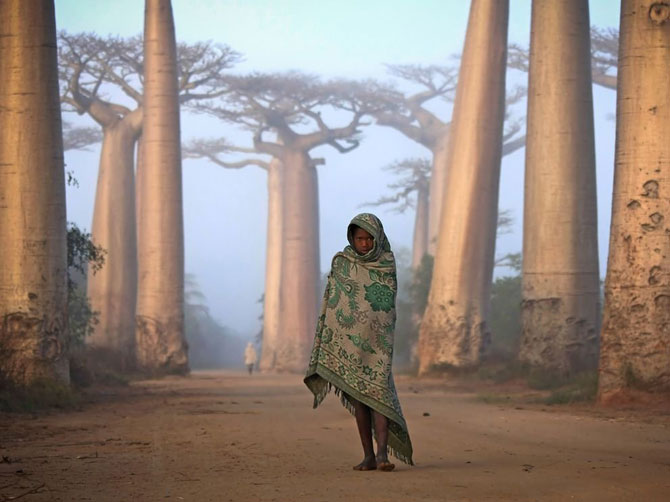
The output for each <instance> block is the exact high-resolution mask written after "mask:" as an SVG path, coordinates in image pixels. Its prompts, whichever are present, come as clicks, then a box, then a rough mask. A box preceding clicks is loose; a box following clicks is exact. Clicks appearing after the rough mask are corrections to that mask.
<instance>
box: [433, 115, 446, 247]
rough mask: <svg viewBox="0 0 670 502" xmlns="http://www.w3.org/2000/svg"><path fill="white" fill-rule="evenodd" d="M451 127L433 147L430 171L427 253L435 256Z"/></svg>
mask: <svg viewBox="0 0 670 502" xmlns="http://www.w3.org/2000/svg"><path fill="white" fill-rule="evenodd" d="M449 128H450V126H446V132H445V134H444V136H443V137H442V138H441V139H439V140H438V141H437V143H436V145H435V147H434V148H433V149H432V152H433V168H432V170H431V173H430V196H429V197H428V201H429V202H428V204H429V205H428V240H427V246H428V250H427V253H428V254H429V255H431V256H435V252H436V250H437V241H438V237H439V234H440V219H441V218H442V202H443V201H444V191H445V189H446V186H447V170H448V167H449V166H448V165H447V162H449V159H448V157H449V156H448V152H449Z"/></svg>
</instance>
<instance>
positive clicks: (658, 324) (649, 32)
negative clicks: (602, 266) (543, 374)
mask: <svg viewBox="0 0 670 502" xmlns="http://www.w3.org/2000/svg"><path fill="white" fill-rule="evenodd" d="M669 26H670V7H668V5H667V4H664V3H658V2H653V1H651V0H646V1H643V0H624V1H623V2H622V3H621V26H620V30H619V33H620V35H619V36H620V48H619V69H618V91H617V135H616V154H615V172H614V194H613V197H612V225H611V230H610V245H609V259H608V262H607V279H606V281H605V315H604V319H603V330H602V338H601V350H600V378H599V399H600V400H601V401H608V400H610V399H612V398H614V397H615V396H616V394H617V393H618V392H619V391H621V390H622V389H624V388H625V387H627V386H631V385H633V386H640V387H642V388H646V389H648V390H653V391H666V392H667V391H668V390H670V240H669V239H668V234H669V233H670V229H669V228H668V222H667V221H665V219H666V217H668V216H670V136H669V134H668V131H670V96H669V93H670V90H669V89H668V82H669V81H670V31H668V29H669Z"/></svg>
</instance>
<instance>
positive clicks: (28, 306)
mask: <svg viewBox="0 0 670 502" xmlns="http://www.w3.org/2000/svg"><path fill="white" fill-rule="evenodd" d="M0 75H2V78H0V263H1V264H2V265H1V266H0V380H3V381H5V382H8V383H12V384H15V385H19V386H23V385H29V384H31V383H32V382H34V381H35V380H37V379H48V380H56V381H61V382H69V362H68V357H67V339H66V332H67V315H66V309H67V247H66V246H67V245H66V228H65V179H64V165H63V139H62V128H61V118H60V103H59V99H58V65H57V53H56V21H55V14H54V4H53V1H45V0H3V1H1V2H0Z"/></svg>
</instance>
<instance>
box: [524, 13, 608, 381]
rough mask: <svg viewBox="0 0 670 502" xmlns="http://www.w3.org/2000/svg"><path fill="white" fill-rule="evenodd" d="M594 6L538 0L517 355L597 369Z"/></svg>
mask: <svg viewBox="0 0 670 502" xmlns="http://www.w3.org/2000/svg"><path fill="white" fill-rule="evenodd" d="M590 44H591V42H590V25H589V6H588V3H587V2H583V1H582V0H564V1H562V2H550V1H546V0H534V1H533V6H532V23H531V41H530V67H529V86H528V89H529V92H528V128H527V129H528V132H527V136H526V174H525V191H524V194H525V201H524V229H523V269H522V278H523V279H522V281H523V297H522V298H523V300H522V313H521V316H522V339H521V348H520V352H519V359H520V360H521V361H522V362H524V363H527V364H529V365H530V366H533V367H539V368H542V369H545V370H550V371H554V372H557V373H560V374H563V375H569V374H573V373H575V372H577V371H580V370H584V369H588V368H595V367H596V365H597V359H598V333H599V331H600V277H599V269H598V218H597V208H596V172H595V146H594V136H593V99H592V91H591V87H592V84H591V46H590Z"/></svg>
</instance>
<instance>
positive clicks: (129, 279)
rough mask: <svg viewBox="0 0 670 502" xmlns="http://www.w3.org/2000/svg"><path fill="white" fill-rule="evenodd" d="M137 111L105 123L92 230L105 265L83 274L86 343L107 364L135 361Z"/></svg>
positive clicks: (140, 113) (138, 125) (115, 364)
mask: <svg viewBox="0 0 670 502" xmlns="http://www.w3.org/2000/svg"><path fill="white" fill-rule="evenodd" d="M141 123H142V112H141V110H139V109H138V110H136V111H134V112H132V113H130V114H129V115H128V116H126V117H125V118H124V119H122V120H119V121H115V123H114V124H112V125H110V126H108V127H105V129H104V139H103V144H102V152H101V154H100V170H99V172H98V186H97V191H96V197H95V209H94V211H93V225H92V228H91V236H92V239H93V242H95V244H96V245H99V246H102V247H103V249H105V251H106V252H107V254H106V255H105V265H104V267H103V268H102V269H101V270H99V271H98V272H96V273H89V274H88V289H87V292H88V297H89V300H90V302H91V308H92V309H93V310H94V311H97V312H98V313H99V317H98V319H99V323H98V324H97V325H96V326H95V331H94V332H93V334H92V335H91V337H90V338H89V339H87V343H88V344H89V345H90V346H92V347H95V348H96V349H103V350H104V351H105V357H106V361H107V362H108V363H109V364H112V365H114V366H118V367H120V368H121V369H125V368H127V367H128V366H130V365H132V364H133V363H134V347H135V303H136V300H137V246H136V235H137V229H136V223H135V181H134V180H135V174H134V150H135V142H136V141H137V137H138V135H139V132H140V127H141Z"/></svg>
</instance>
